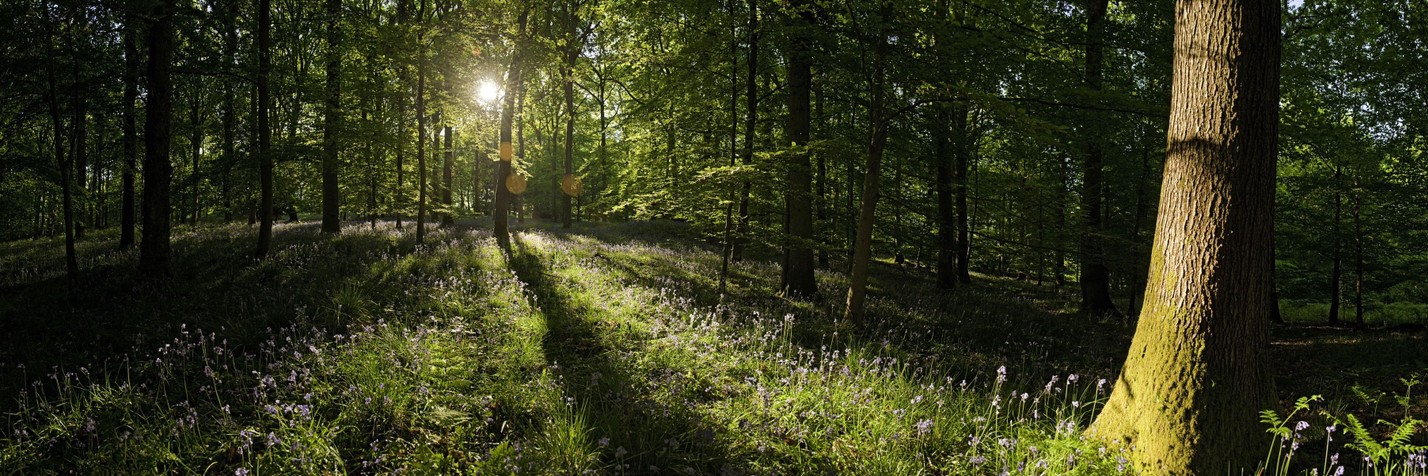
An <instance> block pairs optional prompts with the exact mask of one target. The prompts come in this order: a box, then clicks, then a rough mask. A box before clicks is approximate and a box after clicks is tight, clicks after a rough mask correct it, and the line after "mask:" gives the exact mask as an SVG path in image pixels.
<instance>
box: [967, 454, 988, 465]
mask: <svg viewBox="0 0 1428 476" xmlns="http://www.w3.org/2000/svg"><path fill="white" fill-rule="evenodd" d="M967 462H969V463H972V464H977V465H979V464H982V463H985V462H987V458H984V457H982V455H977V456H973V457H972V459H970V460H967Z"/></svg>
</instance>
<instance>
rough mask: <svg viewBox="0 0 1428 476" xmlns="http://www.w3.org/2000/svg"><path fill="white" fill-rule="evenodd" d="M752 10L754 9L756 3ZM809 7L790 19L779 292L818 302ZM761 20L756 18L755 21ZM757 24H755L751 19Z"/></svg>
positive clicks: (802, 5)
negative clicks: (810, 144)
mask: <svg viewBox="0 0 1428 476" xmlns="http://www.w3.org/2000/svg"><path fill="white" fill-rule="evenodd" d="M751 5H752V4H751ZM811 7H812V5H811V4H809V3H803V2H800V3H797V4H796V7H795V8H797V9H798V11H797V12H796V13H795V14H794V16H793V18H790V19H789V20H790V21H791V23H792V32H791V33H792V35H791V36H792V38H791V39H790V41H791V44H790V45H789V58H788V126H787V127H788V142H789V144H788V145H789V147H790V148H792V149H793V150H792V153H791V154H789V163H788V175H787V183H786V184H785V186H787V187H788V188H787V189H786V190H785V191H784V206H785V210H786V213H787V214H788V215H787V217H786V219H785V220H784V234H785V235H786V236H785V240H786V241H785V242H784V251H783V253H784V257H783V273H782V275H781V279H780V285H779V288H780V289H781V290H783V292H784V294H785V295H787V296H791V297H798V298H817V297H818V282H817V280H816V278H815V277H814V270H815V268H816V262H815V261H814V254H813V249H812V248H810V247H809V243H812V242H813V193H812V189H813V173H812V170H811V166H810V165H811V164H810V163H809V160H808V150H809V148H808V139H809V136H810V133H809V131H810V129H811V124H810V122H811V112H812V111H811V110H812V101H811V93H812V89H813V67H812V66H813V58H812V44H811V42H812V38H811V37H810V32H809V31H808V30H811V29H813V28H814V18H813V11H811V10H810V8H811ZM752 18H756V16H754V17H751V19H752ZM751 22H752V20H751Z"/></svg>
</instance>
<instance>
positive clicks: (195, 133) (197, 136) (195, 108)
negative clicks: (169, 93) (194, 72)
mask: <svg viewBox="0 0 1428 476" xmlns="http://www.w3.org/2000/svg"><path fill="white" fill-rule="evenodd" d="M195 80H197V78H195ZM199 91H200V86H199V85H197V84H196V85H195V86H194V90H193V96H192V97H191V99H190V101H189V105H188V122H189V126H190V130H189V136H188V153H189V162H190V165H191V166H192V170H190V171H189V179H190V181H192V182H193V190H192V192H193V193H192V198H193V202H192V203H193V210H191V212H192V213H191V214H190V215H189V221H188V224H189V225H190V226H196V225H198V214H199V210H200V207H199V184H200V182H201V181H202V179H201V178H200V177H202V176H201V175H199V174H198V161H199V159H200V156H201V155H203V122H202V121H203V119H201V118H200V117H199V104H200V101H202V100H203V99H202V95H201V94H200V93H199Z"/></svg>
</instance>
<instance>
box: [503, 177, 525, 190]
mask: <svg viewBox="0 0 1428 476" xmlns="http://www.w3.org/2000/svg"><path fill="white" fill-rule="evenodd" d="M506 190H507V191H509V192H511V193H513V194H516V195H520V194H522V193H526V176H524V175H521V174H514V173H513V174H511V175H509V176H507V177H506Z"/></svg>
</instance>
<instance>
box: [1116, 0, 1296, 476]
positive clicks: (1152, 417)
mask: <svg viewBox="0 0 1428 476" xmlns="http://www.w3.org/2000/svg"><path fill="white" fill-rule="evenodd" d="M1279 28H1280V3H1279V2H1269V1H1252V0H1180V1H1179V2H1178V4H1177V7H1176V23H1175V44H1174V45H1175V48H1174V51H1175V56H1174V82H1173V86H1172V88H1171V116H1170V130H1169V134H1168V135H1169V140H1168V147H1167V159H1166V165H1165V178H1164V182H1163V185H1162V188H1161V189H1162V191H1163V192H1162V196H1161V201H1160V209H1159V217H1158V221H1157V223H1156V231H1155V245H1154V248H1153V250H1152V252H1151V266H1150V279H1149V286H1148V289H1147V290H1146V296H1145V308H1144V311H1143V313H1142V315H1141V318H1140V320H1139V322H1138V324H1137V328H1136V334H1135V338H1134V339H1133V340H1132V342H1131V349H1130V352H1129V356H1128V358H1127V360H1126V363H1125V365H1124V367H1123V368H1122V371H1121V377H1120V379H1119V380H1118V381H1117V382H1116V384H1115V387H1114V390H1113V391H1112V393H1111V396H1110V399H1109V400H1108V401H1107V402H1106V405H1105V407H1104V408H1103V410H1102V412H1101V414H1100V415H1099V416H1098V417H1097V419H1096V421H1095V422H1094V423H1093V424H1092V426H1091V427H1090V429H1089V430H1088V433H1089V434H1091V435H1093V436H1095V437H1098V438H1101V439H1104V440H1109V441H1112V442H1116V443H1121V444H1129V445H1134V447H1135V449H1136V452H1135V458H1136V461H1135V462H1136V464H1137V465H1138V466H1139V467H1140V469H1141V472H1143V473H1145V474H1166V475H1191V474H1220V473H1224V472H1226V471H1229V472H1232V473H1238V472H1247V471H1253V470H1254V467H1255V464H1257V462H1258V461H1259V457H1261V456H1262V455H1260V454H1257V453H1258V451H1257V448H1259V447H1260V446H1259V445H1260V442H1262V440H1263V438H1262V437H1263V436H1264V430H1263V428H1262V426H1261V425H1260V423H1259V412H1260V411H1261V410H1263V409H1265V408H1268V407H1269V406H1270V405H1272V404H1273V402H1274V391H1273V384H1272V379H1273V375H1272V374H1271V373H1270V372H1269V368H1268V365H1267V357H1268V351H1269V329H1268V325H1269V318H1270V312H1271V303H1270V302H1269V297H1270V295H1271V293H1270V289H1269V286H1271V284H1272V283H1271V281H1272V280H1271V279H1270V273H1271V272H1272V269H1273V263H1272V256H1271V250H1270V247H1271V246H1272V245H1271V243H1272V236H1273V230H1274V187H1275V182H1274V177H1275V159H1276V153H1277V150H1276V147H1277V135H1278V134H1277V128H1278V114H1279Z"/></svg>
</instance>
